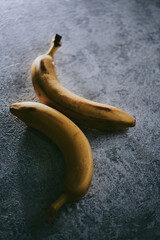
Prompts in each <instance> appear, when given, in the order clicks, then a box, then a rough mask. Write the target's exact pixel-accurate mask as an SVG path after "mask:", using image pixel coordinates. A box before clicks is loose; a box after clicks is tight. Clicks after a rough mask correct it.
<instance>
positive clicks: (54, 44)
mask: <svg viewBox="0 0 160 240" xmlns="http://www.w3.org/2000/svg"><path fill="white" fill-rule="evenodd" d="M61 38H62V37H61V36H60V35H58V34H56V35H55V36H54V37H53V39H52V42H51V43H52V45H51V47H50V49H49V51H48V52H47V54H48V55H50V56H51V57H52V58H53V57H54V54H55V52H56V51H57V50H58V48H59V47H60V46H61Z"/></svg>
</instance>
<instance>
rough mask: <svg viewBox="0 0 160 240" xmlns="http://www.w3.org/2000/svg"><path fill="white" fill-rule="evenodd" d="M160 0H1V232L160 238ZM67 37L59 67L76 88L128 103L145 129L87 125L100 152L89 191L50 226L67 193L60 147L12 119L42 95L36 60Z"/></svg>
mask: <svg viewBox="0 0 160 240" xmlns="http://www.w3.org/2000/svg"><path fill="white" fill-rule="evenodd" d="M159 30H160V2H159V0H157V1H156V0H150V1H149V0H146V1H143V0H139V1H136V0H134V1H129V0H128V1H127V0H119V1H118V0H114V1H113V0H101V1H99V0H87V1H85V0H81V1H73V0H66V1H62V0H59V1H55V0H47V1H45V0H42V1H39V0H35V1H32V0H28V1H25V0H15V1H11V0H5V1H1V3H0V51H1V52H0V53H1V61H0V103H1V107H0V129H1V141H0V165H1V170H0V207H1V209H0V214H1V218H0V239H1V240H6V239H7V240H13V239H14V240H15V239H21V240H23V239H25V240H32V239H33V240H42V239H45V240H61V239H65V240H66V239H73V240H75V239H77V240H86V239H91V240H112V239H123V240H125V239H127V240H158V239H160V192H159V191H160V189H159V187H160V184H159V176H160V164H159V160H160V148H159V143H160V113H159V109H160V32H159ZM55 33H59V34H61V35H62V36H63V39H62V41H63V45H62V47H61V48H60V49H59V50H58V52H57V53H56V57H55V63H56V67H57V74H58V77H59V79H60V81H61V82H62V84H63V85H64V86H65V87H67V88H68V89H69V90H72V91H73V92H75V93H77V94H78V95H80V96H83V97H86V98H88V99H91V100H94V101H98V102H102V103H108V104H111V105H113V106H116V107H119V108H122V109H123V110H124V111H126V112H128V113H129V114H131V115H132V116H134V117H135V118H136V127H135V128H132V129H129V130H128V131H124V132H122V133H114V134H107V133H102V132H98V131H94V130H90V129H88V128H82V130H83V131H84V133H85V134H86V136H87V137H88V139H89V141H90V144H91V147H92V150H93V155H94V166H95V170H94V177H93V181H92V185H91V188H90V190H89V192H88V194H87V195H86V196H85V197H84V198H83V199H81V200H80V201H77V202H73V203H68V204H66V205H65V206H64V207H63V208H62V209H61V211H60V212H59V213H58V214H57V216H56V217H55V219H54V220H53V221H52V222H51V223H50V224H46V223H45V221H44V220H45V214H44V213H43V211H42V208H43V207H47V206H48V205H49V204H50V203H52V202H53V201H54V200H55V199H56V198H57V197H58V196H59V194H60V193H61V185H62V181H63V177H64V173H65V165H64V161H63V157H62V155H61V153H60V151H59V149H58V148H57V147H56V146H55V145H54V144H53V143H52V142H51V141H50V140H49V139H48V138H47V137H45V136H43V135H42V134H40V133H39V132H37V131H35V130H33V129H30V128H27V127H26V126H25V125H24V124H23V123H21V122H20V121H18V120H17V119H16V118H14V117H13V116H11V114H10V113H9V106H10V104H11V103H13V102H16V101H22V100H23V101H24V100H34V101H38V99H37V98H36V96H35V93H34V91H33V87H32V83H31V78H30V67H31V64H32V61H33V60H34V59H35V58H36V57H37V56H38V55H40V54H42V53H44V52H46V51H47V50H48V48H49V46H50V41H51V39H52V36H53V34H55Z"/></svg>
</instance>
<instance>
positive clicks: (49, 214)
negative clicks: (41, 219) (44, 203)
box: [43, 206, 57, 223]
mask: <svg viewBox="0 0 160 240" xmlns="http://www.w3.org/2000/svg"><path fill="white" fill-rule="evenodd" d="M43 210H44V211H45V212H46V214H47V219H46V222H47V223H49V222H51V220H52V219H53V218H54V216H55V215H56V213H57V211H54V209H53V208H52V207H51V206H50V207H48V208H43Z"/></svg>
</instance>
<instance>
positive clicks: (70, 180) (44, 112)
mask: <svg viewBox="0 0 160 240" xmlns="http://www.w3.org/2000/svg"><path fill="white" fill-rule="evenodd" d="M60 46H61V36H60V35H58V34H56V35H55V36H54V38H53V40H52V45H51V47H50V49H49V51H48V52H47V53H46V54H44V55H41V56H39V57H37V58H36V59H35V60H34V62H33V64H32V68H31V76H32V83H33V86H34V89H35V92H36V94H37V95H38V97H39V99H40V101H41V103H36V102H21V103H14V104H12V105H11V107H10V111H11V113H12V114H14V115H15V116H17V117H18V118H19V119H21V120H22V121H23V122H24V123H26V124H27V125H28V126H31V127H33V128H35V129H37V130H39V131H41V132H42V133H44V134H45V135H47V136H48V137H49V138H51V139H52V140H53V141H54V142H55V143H56V144H57V145H58V147H59V148H60V150H61V151H62V153H63V155H64V159H65V162H66V175H65V180H64V185H63V193H62V194H61V196H60V197H59V198H58V199H57V200H56V201H55V202H54V203H53V204H51V206H49V207H48V208H46V212H47V213H48V218H47V220H48V221H50V220H51V219H52V218H53V216H54V215H55V214H56V213H57V211H58V210H59V208H60V207H61V206H62V205H63V204H64V203H65V202H67V201H72V200H78V199H80V198H81V197H82V196H84V195H85V194H86V193H87V191H88V189H89V186H90V183H91V180H92V175H93V155H92V150H91V147H90V144H89V142H88V140H87V138H86V136H85V135H84V134H83V132H82V131H81V130H80V128H79V127H78V126H77V125H76V124H75V123H78V124H82V125H85V126H88V127H92V128H96V129H100V130H107V131H116V130H122V129H125V128H128V127H133V126H134V125H135V120H134V118H132V117H131V116H130V115H128V114H127V113H125V112H124V111H122V110H120V109H118V108H115V107H112V106H109V105H105V104H101V103H97V102H93V101H90V100H87V99H85V98H82V97H79V96H77V95H75V94H74V93H72V92H70V91H68V90H67V89H66V88H64V87H63V86H62V85H61V83H60V82H59V81H58V78H57V75H56V68H55V64H54V61H53V57H54V54H55V52H56V51H57V49H58V48H59V47H60ZM47 105H48V106H47ZM68 117H69V118H70V119H72V120H73V121H74V122H75V123H74V122H72V121H71V120H70V119H69V118H68Z"/></svg>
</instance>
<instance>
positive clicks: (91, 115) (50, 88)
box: [31, 34, 135, 131]
mask: <svg viewBox="0 0 160 240" xmlns="http://www.w3.org/2000/svg"><path fill="white" fill-rule="evenodd" d="M60 46H61V36H59V35H58V34H56V35H55V37H54V38H53V40H52V45H51V47H50V49H49V51H48V52H47V53H46V54H44V55H41V56H39V57H37V58H36V59H35V60H34V62H33V64H32V67H31V77H32V83H33V86H34V89H35V92H36V94H37V95H38V97H39V99H40V101H41V102H42V103H44V104H46V105H49V106H51V107H53V108H55V109H57V110H58V111H60V112H62V113H63V114H65V115H66V116H68V117H69V118H71V119H72V120H73V121H74V122H76V123H77V124H79V123H80V124H82V125H85V126H88V127H93V128H96V129H100V130H108V131H114V130H122V129H125V128H128V127H133V126H135V119H134V118H133V117H131V116H130V115H129V114H127V113H125V112H124V111H122V110H120V109H118V108H115V107H112V106H109V105H105V104H101V103H97V102H94V101H90V100H87V99H85V98H82V97H80V96H77V95H76V94H74V93H72V92H70V91H69V90H67V89H66V88H64V87H63V86H62V85H61V83H60V82H59V80H58V78H57V75H56V68H55V64H54V61H53V57H54V54H55V52H56V51H57V49H58V48H59V47H60Z"/></svg>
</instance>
